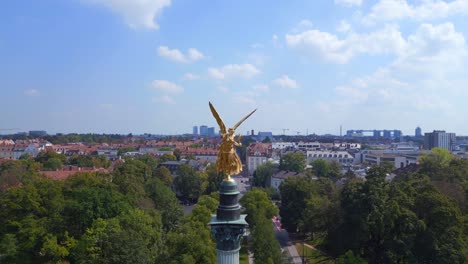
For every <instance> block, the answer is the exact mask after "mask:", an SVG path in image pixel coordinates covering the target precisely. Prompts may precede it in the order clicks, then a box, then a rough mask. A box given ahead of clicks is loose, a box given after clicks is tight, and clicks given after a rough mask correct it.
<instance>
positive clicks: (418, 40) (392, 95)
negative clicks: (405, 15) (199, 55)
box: [335, 23, 468, 120]
mask: <svg viewBox="0 0 468 264" xmlns="http://www.w3.org/2000/svg"><path fill="white" fill-rule="evenodd" d="M406 42H407V44H406V46H405V49H403V50H401V52H399V53H398V55H397V57H396V58H395V60H394V61H393V62H391V63H390V64H389V65H387V66H385V67H382V68H380V69H378V70H376V71H375V72H374V73H372V74H370V75H367V76H363V77H360V78H355V79H354V80H352V81H351V82H350V83H349V84H347V85H343V86H339V87H337V88H336V89H335V93H336V94H337V95H338V96H339V97H341V99H340V103H342V105H344V104H343V102H346V103H348V106H349V108H348V109H347V112H352V111H354V109H356V105H359V109H360V111H363V107H364V108H368V109H366V111H370V112H379V115H382V119H385V118H390V119H388V120H391V118H392V116H407V115H409V114H414V115H416V114H418V113H420V111H422V110H424V111H431V112H430V114H433V115H438V116H437V117H436V116H434V118H439V119H440V118H448V117H451V118H454V117H455V116H456V115H457V110H456V108H457V107H455V105H457V103H456V100H458V99H457V98H458V97H459V96H460V95H461V94H465V95H466V94H467V92H466V91H464V90H463V89H464V88H463V87H466V85H468V76H466V73H465V65H464V64H465V62H466V61H467V55H468V50H467V48H466V43H465V39H464V37H463V35H462V33H460V32H457V31H456V30H455V28H454V26H453V24H451V23H443V24H439V25H432V24H422V25H420V26H419V27H418V29H417V30H416V31H415V32H414V33H413V34H411V35H410V36H408V38H407V41H406ZM337 105H338V104H337ZM460 107H461V106H460ZM428 113H429V112H428Z"/></svg>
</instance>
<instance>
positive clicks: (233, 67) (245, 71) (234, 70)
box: [208, 63, 260, 80]
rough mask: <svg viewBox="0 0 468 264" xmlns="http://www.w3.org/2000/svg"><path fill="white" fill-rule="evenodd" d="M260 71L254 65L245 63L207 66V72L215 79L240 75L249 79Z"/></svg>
mask: <svg viewBox="0 0 468 264" xmlns="http://www.w3.org/2000/svg"><path fill="white" fill-rule="evenodd" d="M259 73H260V70H258V69H257V68H256V67H255V66H254V65H252V64H249V63H246V64H227V65H224V66H223V67H221V68H209V69H208V74H209V75H210V76H211V77H212V78H215V79H221V80H222V79H228V78H231V77H234V78H235V77H240V78H245V79H249V78H252V77H253V76H255V75H257V74H259Z"/></svg>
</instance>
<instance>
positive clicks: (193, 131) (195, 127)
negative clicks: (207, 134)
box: [192, 126, 198, 135]
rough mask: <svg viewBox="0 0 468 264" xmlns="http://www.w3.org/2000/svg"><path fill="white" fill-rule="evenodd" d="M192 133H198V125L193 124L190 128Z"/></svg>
mask: <svg viewBox="0 0 468 264" xmlns="http://www.w3.org/2000/svg"><path fill="white" fill-rule="evenodd" d="M192 134H193V135H198V126H194V127H193V130H192Z"/></svg>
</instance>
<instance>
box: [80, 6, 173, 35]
mask: <svg viewBox="0 0 468 264" xmlns="http://www.w3.org/2000/svg"><path fill="white" fill-rule="evenodd" d="M82 1H83V2H86V3H91V4H97V5H102V6H105V7H106V8H109V9H110V10H112V11H113V12H114V13H116V14H118V15H121V16H122V17H123V18H124V20H125V22H126V23H127V25H128V26H130V27H132V28H139V27H144V28H149V29H158V28H159V25H158V23H157V22H156V21H155V20H156V19H157V18H158V16H159V15H160V14H161V12H162V10H163V9H164V8H165V7H168V6H170V5H171V0H82Z"/></svg>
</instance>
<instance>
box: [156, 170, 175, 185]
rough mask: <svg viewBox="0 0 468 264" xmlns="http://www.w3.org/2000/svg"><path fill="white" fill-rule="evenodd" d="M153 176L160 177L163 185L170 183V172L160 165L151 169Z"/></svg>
mask: <svg viewBox="0 0 468 264" xmlns="http://www.w3.org/2000/svg"><path fill="white" fill-rule="evenodd" d="M153 177H155V178H158V179H160V180H161V181H162V182H163V183H164V184H165V185H167V186H171V185H172V181H173V179H172V174H171V172H170V171H169V169H168V168H166V167H164V166H161V167H159V168H157V169H155V170H153Z"/></svg>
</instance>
